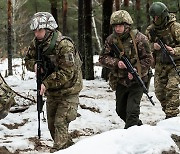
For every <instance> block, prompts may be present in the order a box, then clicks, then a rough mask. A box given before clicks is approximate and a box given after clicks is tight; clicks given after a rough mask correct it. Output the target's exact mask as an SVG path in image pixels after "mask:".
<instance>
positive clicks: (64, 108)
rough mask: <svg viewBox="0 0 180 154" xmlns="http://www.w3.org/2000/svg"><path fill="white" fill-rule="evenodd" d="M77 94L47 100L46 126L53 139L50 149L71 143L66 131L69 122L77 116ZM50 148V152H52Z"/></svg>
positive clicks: (56, 148)
mask: <svg viewBox="0 0 180 154" xmlns="http://www.w3.org/2000/svg"><path fill="white" fill-rule="evenodd" d="M78 103H79V96H78V95H69V96H68V97H62V98H57V99H56V98H55V99H54V97H49V98H48V100H47V103H46V104H47V116H48V128H49V130H50V133H51V136H52V138H53V140H54V145H53V148H52V150H54V151H56V150H59V149H64V148H67V147H68V146H70V144H72V139H71V137H70V135H69V133H68V127H69V123H70V122H71V121H72V120H75V119H76V117H77V108H78ZM52 150H51V152H52Z"/></svg>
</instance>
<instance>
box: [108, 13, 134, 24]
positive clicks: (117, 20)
mask: <svg viewBox="0 0 180 154" xmlns="http://www.w3.org/2000/svg"><path fill="white" fill-rule="evenodd" d="M122 23H127V24H129V25H131V24H133V20H132V18H131V16H130V14H129V13H128V12H127V11H125V10H119V11H116V12H114V13H113V14H112V15H111V18H110V24H111V25H118V24H122Z"/></svg>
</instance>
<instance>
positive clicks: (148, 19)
mask: <svg viewBox="0 0 180 154" xmlns="http://www.w3.org/2000/svg"><path fill="white" fill-rule="evenodd" d="M149 7H150V0H147V3H146V14H147V26H149V25H150V15H149ZM147 26H146V27H147Z"/></svg>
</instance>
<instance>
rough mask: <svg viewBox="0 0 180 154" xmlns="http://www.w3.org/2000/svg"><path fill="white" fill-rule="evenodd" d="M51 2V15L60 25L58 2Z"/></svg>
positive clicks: (52, 0)
mask: <svg viewBox="0 0 180 154" xmlns="http://www.w3.org/2000/svg"><path fill="white" fill-rule="evenodd" d="M49 2H50V3H51V14H52V15H53V17H54V19H55V20H56V22H57V23H58V24H59V21H58V11H57V0H49ZM58 28H59V27H58Z"/></svg>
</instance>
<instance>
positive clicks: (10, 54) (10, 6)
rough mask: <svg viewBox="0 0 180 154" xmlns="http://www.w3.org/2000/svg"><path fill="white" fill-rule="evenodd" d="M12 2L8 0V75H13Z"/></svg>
mask: <svg viewBox="0 0 180 154" xmlns="http://www.w3.org/2000/svg"><path fill="white" fill-rule="evenodd" d="M11 32H12V2H11V0H8V42H7V43H8V45H7V50H8V75H13V71H12V43H11V41H12V34H11Z"/></svg>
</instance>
